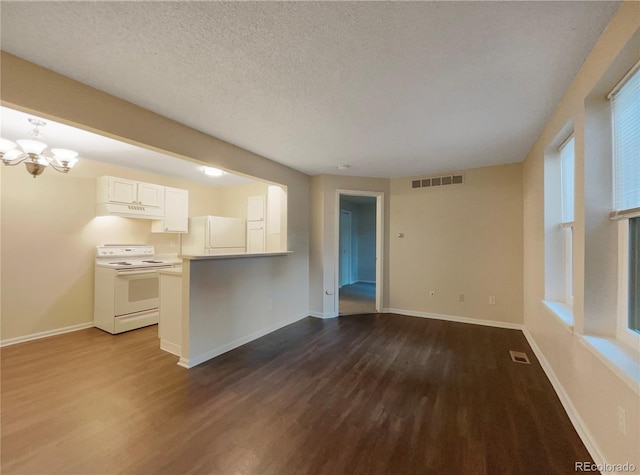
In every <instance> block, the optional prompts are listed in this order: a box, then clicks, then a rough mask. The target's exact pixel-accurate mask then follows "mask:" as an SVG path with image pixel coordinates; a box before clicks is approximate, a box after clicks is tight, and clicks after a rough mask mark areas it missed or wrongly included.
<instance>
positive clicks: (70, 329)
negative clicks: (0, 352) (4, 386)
mask: <svg viewBox="0 0 640 475" xmlns="http://www.w3.org/2000/svg"><path fill="white" fill-rule="evenodd" d="M93 326H94V325H93V322H87V323H79V324H78V325H71V326H69V327H63V328H56V329H54V330H47V331H44V332H38V333H31V334H30V335H24V336H17V337H15V338H7V339H6V340H1V341H0V347H3V346H10V345H17V344H18V343H24V342H27V341H32V340H39V339H40V338H47V337H50V336H56V335H62V334H63V333H71V332H75V331H78V330H84V329H86V328H91V327H93Z"/></svg>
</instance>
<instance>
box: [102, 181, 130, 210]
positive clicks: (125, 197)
mask: <svg viewBox="0 0 640 475" xmlns="http://www.w3.org/2000/svg"><path fill="white" fill-rule="evenodd" d="M102 179H103V180H105V181H106V182H107V187H106V188H107V196H106V201H111V202H116V203H127V204H135V203H136V202H137V199H138V182H136V181H132V180H125V179H124V178H115V177H102Z"/></svg>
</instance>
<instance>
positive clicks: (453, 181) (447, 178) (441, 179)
mask: <svg viewBox="0 0 640 475" xmlns="http://www.w3.org/2000/svg"><path fill="white" fill-rule="evenodd" d="M463 183H464V175H462V174H458V175H442V176H434V177H431V178H421V179H420V180H411V188H432V187H434V186H447V185H461V184H463Z"/></svg>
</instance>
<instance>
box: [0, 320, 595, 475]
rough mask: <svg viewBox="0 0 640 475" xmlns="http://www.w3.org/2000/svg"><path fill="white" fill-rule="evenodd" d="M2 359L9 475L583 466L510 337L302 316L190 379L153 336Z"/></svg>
mask: <svg viewBox="0 0 640 475" xmlns="http://www.w3.org/2000/svg"><path fill="white" fill-rule="evenodd" d="M509 350H516V351H524V352H526V353H528V355H529V358H530V359H531V362H532V364H531V365H524V364H518V363H513V362H512V361H511V360H510V359H509ZM1 357H2V359H1V365H2V367H1V369H2V380H1V382H2V387H1V396H2V399H1V406H0V407H1V416H2V425H1V429H2V431H1V446H0V447H1V452H0V462H1V466H0V468H1V471H2V473H3V474H4V475H9V474H115V473H128V474H273V475H288V474H296V475H297V474H314V475H315V474H318V475H324V474H326V475H338V474H438V475H443V474H445V475H446V474H455V475H458V474H478V475H482V474H491V475H493V474H509V475H515V474H532V475H534V474H535V475H540V474H569V473H574V462H576V461H591V458H590V457H589V455H588V453H587V451H586V449H585V448H584V446H583V445H582V443H581V441H580V439H579V437H578V435H577V434H576V432H575V431H574V429H573V427H572V426H571V424H570V422H569V419H568V417H567V415H566V414H565V412H564V411H563V408H562V406H561V404H560V402H559V400H558V398H557V396H556V395H555V393H554V392H553V389H552V387H551V384H550V383H549V381H548V380H547V379H546V377H545V375H544V373H543V371H542V369H541V368H540V366H539V364H538V362H537V361H536V359H535V357H534V355H533V352H532V351H531V349H530V348H529V346H528V344H527V342H526V340H525V338H524V336H523V335H522V333H521V332H519V331H516V330H505V329H499V328H490V327H481V326H476V325H466V324H461V323H452V322H444V321H438V320H427V319H422V318H414V317H404V316H399V315H390V314H375V315H353V316H347V317H340V318H338V319H333V320H320V319H315V318H307V319H304V320H301V321H300V322H297V323H295V324H293V325H289V326H288V327H285V328H283V329H281V330H279V331H277V332H274V333H272V334H269V335H267V336H265V337H263V338H260V339H259V340H256V341H254V342H252V343H249V344H247V345H245V346H243V347H241V348H238V349H236V350H234V351H231V352H229V353H226V354H224V355H222V356H220V357H218V358H216V359H214V360H212V361H209V362H207V363H204V364H202V365H200V366H198V367H196V368H193V369H191V370H185V369H184V368H180V367H178V366H177V365H176V358H175V357H174V356H172V355H170V354H168V353H164V352H162V351H160V350H159V349H158V340H157V331H156V328H155V327H148V328H145V329H141V330H136V331H133V332H129V333H125V334H121V335H115V336H113V335H109V334H106V333H104V332H102V331H100V330H97V329H93V328H92V329H87V330H82V331H79V332H75V333H70V334H66V335H60V336H56V337H52V338H48V339H43V340H39V341H34V342H29V343H24V344H20V345H15V346H10V347H6V348H3V349H2V350H1Z"/></svg>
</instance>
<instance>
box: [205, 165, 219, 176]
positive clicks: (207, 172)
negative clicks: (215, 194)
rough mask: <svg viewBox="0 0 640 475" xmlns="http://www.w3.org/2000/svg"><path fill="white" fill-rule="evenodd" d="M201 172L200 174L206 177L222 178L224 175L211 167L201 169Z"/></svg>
mask: <svg viewBox="0 0 640 475" xmlns="http://www.w3.org/2000/svg"><path fill="white" fill-rule="evenodd" d="M201 170H202V173H204V174H205V175H208V176H222V175H224V174H225V173H224V172H223V171H222V170H220V169H218V168H213V167H202V168H201Z"/></svg>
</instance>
